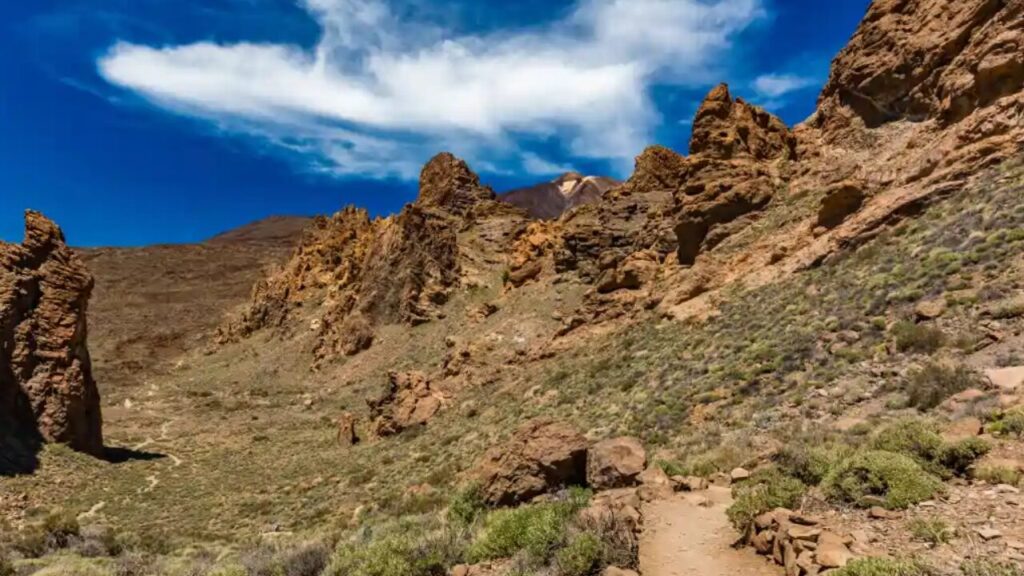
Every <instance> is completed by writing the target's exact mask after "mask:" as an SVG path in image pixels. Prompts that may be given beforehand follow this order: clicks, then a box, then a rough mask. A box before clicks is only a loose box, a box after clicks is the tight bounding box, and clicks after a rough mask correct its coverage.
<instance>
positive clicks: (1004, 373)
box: [985, 366, 1024, 394]
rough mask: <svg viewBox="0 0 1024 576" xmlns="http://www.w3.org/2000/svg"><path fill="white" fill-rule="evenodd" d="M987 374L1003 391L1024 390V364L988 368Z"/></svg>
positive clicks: (993, 383) (994, 384)
mask: <svg viewBox="0 0 1024 576" xmlns="http://www.w3.org/2000/svg"><path fill="white" fill-rule="evenodd" d="M985 376H986V377H987V378H988V379H989V381H990V382H992V385H993V386H995V387H996V388H998V389H999V390H1000V391H1001V392H1005V393H1011V394H1012V393H1015V392H1020V391H1022V390H1024V366H1014V367H1012V368H993V369H991V370H986V371H985Z"/></svg>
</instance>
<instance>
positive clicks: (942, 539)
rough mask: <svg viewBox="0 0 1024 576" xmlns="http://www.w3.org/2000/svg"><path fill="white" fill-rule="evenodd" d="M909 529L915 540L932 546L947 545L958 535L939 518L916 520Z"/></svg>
mask: <svg viewBox="0 0 1024 576" xmlns="http://www.w3.org/2000/svg"><path fill="white" fill-rule="evenodd" d="M909 527H910V533H911V534H913V535H914V538H917V539H918V540H920V541H922V542H927V543H929V544H931V545H932V546H938V545H939V544H946V543H948V542H949V541H950V540H952V539H953V536H954V535H955V534H956V533H955V532H954V530H953V529H952V528H950V526H949V524H946V522H945V521H943V520H941V519H939V518H915V519H914V520H912V521H911V522H910V526H909Z"/></svg>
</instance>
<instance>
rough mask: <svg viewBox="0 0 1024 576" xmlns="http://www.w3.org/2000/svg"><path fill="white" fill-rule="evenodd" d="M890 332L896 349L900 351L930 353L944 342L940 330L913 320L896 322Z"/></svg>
mask: <svg viewBox="0 0 1024 576" xmlns="http://www.w3.org/2000/svg"><path fill="white" fill-rule="evenodd" d="M891 332H892V336H893V341H894V342H895V344H896V349H897V350H899V351H900V352H912V353H917V354H931V353H933V352H935V351H937V350H938V349H939V348H942V345H943V344H945V342H946V335H945V334H944V333H943V332H942V330H940V329H938V328H934V327H931V326H925V325H923V324H914V323H913V322H897V323H896V324H895V325H893V327H892V329H891Z"/></svg>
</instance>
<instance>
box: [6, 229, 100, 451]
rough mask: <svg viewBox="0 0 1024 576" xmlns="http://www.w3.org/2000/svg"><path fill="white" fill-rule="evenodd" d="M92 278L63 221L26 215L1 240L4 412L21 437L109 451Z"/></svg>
mask: <svg viewBox="0 0 1024 576" xmlns="http://www.w3.org/2000/svg"><path fill="white" fill-rule="evenodd" d="M92 288H93V278H92V276H91V275H90V274H89V272H88V271H87V270H86V269H85V266H84V265H83V264H82V262H81V261H80V260H79V258H78V256H76V255H75V254H74V253H73V252H72V251H71V250H70V249H69V248H68V246H67V245H66V244H65V241H64V234H63V232H61V230H60V228H58V227H57V225H56V224H54V223H53V222H51V221H50V220H48V219H47V218H46V217H45V216H43V215H42V214H39V213H38V212H32V211H29V212H26V214H25V239H24V241H23V242H22V244H21V245H16V244H3V243H0V343H2V345H0V415H2V416H3V419H4V421H5V422H12V423H13V428H14V430H12V432H14V433H15V434H16V435H24V434H29V435H39V436H41V437H42V439H43V440H45V441H47V442H59V443H64V444H68V445H69V446H71V447H72V448H74V449H75V450H78V451H81V452H86V453H88V454H92V455H94V456H102V455H103V453H104V451H103V431H102V416H101V413H100V395H99V391H98V390H97V388H96V382H95V381H94V380H93V375H92V363H91V361H90V358H89V349H88V346H87V343H86V340H87V335H88V330H87V323H86V312H87V308H88V302H89V296H90V294H91V292H92Z"/></svg>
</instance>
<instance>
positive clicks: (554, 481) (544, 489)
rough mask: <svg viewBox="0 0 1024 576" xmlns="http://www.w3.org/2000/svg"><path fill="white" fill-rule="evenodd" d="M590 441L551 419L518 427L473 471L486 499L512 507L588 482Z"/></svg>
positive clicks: (487, 454)
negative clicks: (542, 495) (588, 442)
mask: <svg viewBox="0 0 1024 576" xmlns="http://www.w3.org/2000/svg"><path fill="white" fill-rule="evenodd" d="M586 469H587V440H586V438H584V437H583V436H582V435H581V434H580V433H579V432H577V431H575V430H573V429H572V428H570V427H568V426H566V425H565V424H560V423H556V422H552V421H548V420H535V421H532V422H528V423H527V424H525V425H523V426H522V427H521V428H519V429H518V430H517V431H516V432H515V433H514V434H513V435H512V437H511V438H510V439H509V440H508V441H507V442H506V443H505V444H503V445H500V446H495V447H494V448H492V449H490V450H488V451H487V453H486V454H484V456H483V458H482V459H481V460H480V462H479V463H478V465H477V466H476V468H475V470H474V471H473V472H472V476H473V477H474V479H475V480H476V481H477V482H479V484H480V489H481V494H482V495H483V497H484V500H485V501H486V502H487V503H488V504H490V505H492V506H512V505H515V504H521V503H524V502H528V501H529V500H530V499H532V498H534V497H536V496H540V495H541V494H547V493H551V492H554V491H556V490H558V489H560V488H564V487H568V486H574V485H583V484H584V483H585V482H586Z"/></svg>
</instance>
